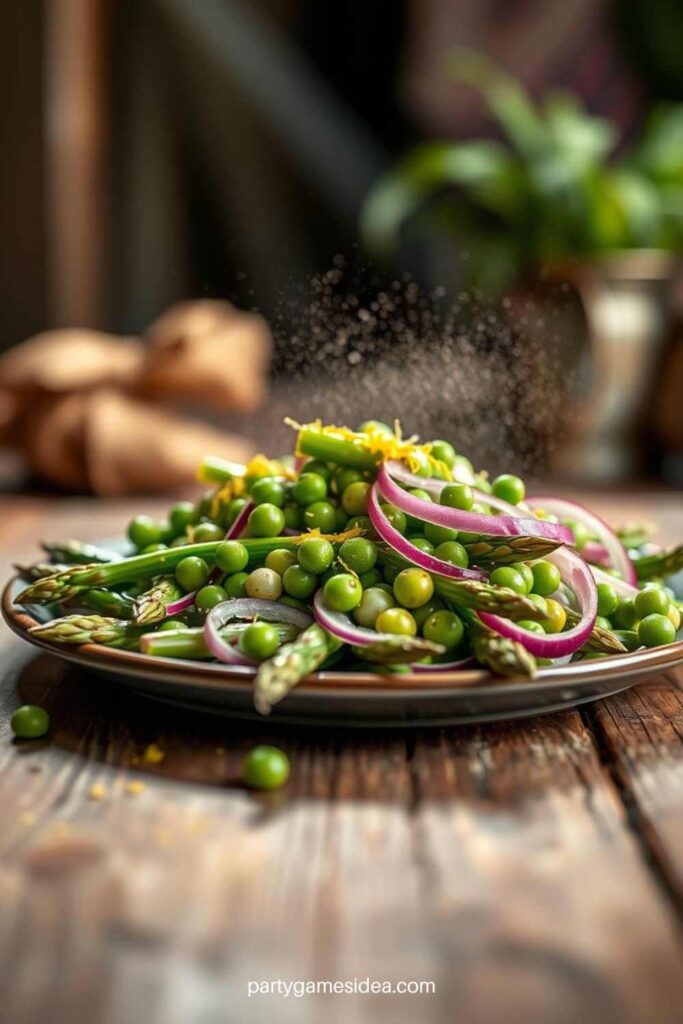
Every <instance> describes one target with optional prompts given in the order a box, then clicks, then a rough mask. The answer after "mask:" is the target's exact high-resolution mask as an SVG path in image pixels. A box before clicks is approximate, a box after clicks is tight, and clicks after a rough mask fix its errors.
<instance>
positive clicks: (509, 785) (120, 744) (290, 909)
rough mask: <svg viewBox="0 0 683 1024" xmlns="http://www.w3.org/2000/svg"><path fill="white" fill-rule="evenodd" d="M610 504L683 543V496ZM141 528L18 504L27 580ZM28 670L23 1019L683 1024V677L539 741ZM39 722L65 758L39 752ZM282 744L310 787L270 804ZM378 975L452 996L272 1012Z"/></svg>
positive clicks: (19, 971)
mask: <svg viewBox="0 0 683 1024" xmlns="http://www.w3.org/2000/svg"><path fill="white" fill-rule="evenodd" d="M594 500H595V501H596V502H597V505H598V507H599V506H600V505H601V506H602V508H603V509H604V510H605V511H606V512H608V513H610V512H612V513H615V514H617V516H618V517H619V518H624V517H625V514H626V510H628V515H629V516H635V515H638V514H641V515H642V514H643V513H645V514H649V515H650V516H652V517H655V516H657V517H658V518H660V520H661V521H662V522H663V524H664V533H665V534H666V533H669V534H670V535H674V533H676V532H677V533H678V534H679V535H680V532H681V530H680V526H681V523H682V522H683V516H681V511H682V508H683V504H682V503H681V501H680V500H677V499H675V498H672V497H668V498H667V497H666V496H661V497H657V498H647V497H641V498H636V497H628V498H623V497H621V496H616V497H612V498H611V499H610V500H609V501H607V500H606V499H604V498H598V499H594ZM131 507H132V506H130V505H128V506H127V505H125V504H111V505H109V504H107V505H102V506H100V505H98V504H96V503H88V502H83V501H66V500H63V501H58V500H54V499H51V500H47V499H43V500H37V499H30V498H24V499H21V498H16V499H7V500H5V501H4V505H3V509H2V512H1V515H0V523H2V529H3V541H2V557H3V563H4V564H3V576H4V575H5V574H6V570H7V568H8V566H9V561H10V559H11V558H18V557H25V558H27V557H31V556H32V554H33V553H34V548H33V545H34V541H35V538H37V537H40V536H52V537H53V538H54V537H57V536H60V535H64V534H69V535H78V536H85V537H90V538H93V539H95V538H97V537H101V536H107V535H111V534H113V533H116V532H117V531H118V530H119V528H120V525H121V523H122V521H124V520H125V519H126V518H128V516H129V515H130V510H131ZM138 507H139V504H138ZM150 511H154V508H153V507H152V508H151V509H150ZM1 664H2V690H1V699H2V709H1V712H0V723H1V724H0V730H1V735H0V761H1V763H2V773H1V775H0V787H1V788H0V807H1V809H2V811H1V813H2V829H1V830H0V844H1V847H2V861H1V866H0V971H1V972H2V984H1V986H0V992H1V993H2V997H1V998H2V1006H3V1009H4V1013H5V1017H4V1019H6V1020H8V1021H11V1022H12V1024H24V1022H26V1024H43V1022H45V1024H47V1022H50V1024H61V1022H67V1021H68V1022H74V1021H75V1022H82V1024H99V1022H100V1021H102V1022H105V1021H106V1022H112V1024H141V1022H142V1021H143V1020H144V1022H145V1024H157V1022H159V1024H162V1022H163V1024H176V1022H177V1024H193V1022H195V1021H197V1022H202V1024H204V1022H206V1024H214V1022H215V1024H218V1022H220V1024H224V1022H233V1021H234V1022H239V1024H242V1022H246V1021H261V1020H263V1021H266V1020H267V1021H272V1020H278V1021H284V1022H289V1021H296V1022H306V1024H307V1022H311V1024H318V1022H319V1021H321V1020H325V1021H326V1022H329V1024H335V1022H338V1021H339V1022H346V1021H350V1020H357V1021H361V1022H366V1021H373V1022H375V1021H378V1022H385V1021H386V1022H392V1024H394V1022H403V1021H406V1022H407V1021H411V1022H413V1021H420V1022H422V1021H429V1022H431V1021H434V1022H442V1021H443V1022H444V1024H445V1022H451V1021H458V1022H467V1024H470V1022H475V1024H478V1022H486V1024H488V1022H496V1024H498V1022H500V1024H510V1022H517V1021H519V1022H525V1024H535V1022H542V1024H548V1022H552V1024H555V1022H557V1024H565V1022H566V1024H575V1022H577V1021H590V1022H598V1024H602V1022H607V1024H629V1022H639V1024H656V1022H673V1021H682V1020H683V971H682V970H681V963H682V962H681V934H680V923H681V913H682V912H683V692H682V691H683V674H682V673H681V672H677V673H669V674H667V675H662V676H658V677H656V678H653V679H652V680H650V681H649V682H648V683H646V684H645V685H641V686H639V687H638V688H637V689H634V690H631V691H628V692H626V693H623V694H620V695H619V696H616V697H612V698H610V699H608V700H605V701H603V702H602V703H600V704H596V705H592V706H586V707H583V708H580V709H578V710H576V711H567V712H563V713H561V714H555V715H548V716H546V717H541V718H536V719H531V720H528V721H524V722H516V723H513V724H498V725H490V726H485V727H484V726H472V727H467V728H464V727H463V728H448V729H444V730H425V731H416V732H407V733H404V734H403V733H401V734H397V733H391V734H384V735H383V734H380V733H377V734H362V735H360V734H358V733H355V734H353V733H351V734H347V733H345V732H343V731H339V732H336V733H331V732H329V731H324V730H317V729H307V730H303V729H302V730H300V731H296V732H295V731H292V730H280V731H278V730H276V729H274V728H273V727H272V726H269V725H268V723H267V722H264V724H263V725H257V726H248V725H244V724H234V723H231V722H230V721H228V720H226V719H222V718H219V717H213V716H200V715H193V714H191V713H187V712H184V711H183V712H179V711H175V710H173V709H171V708H168V707H166V706H164V705H161V704H155V703H153V702H151V701H147V700H145V699H144V698H141V697H136V696H135V695H132V694H130V693H122V692H120V691H119V690H117V689H115V688H112V687H109V686H107V685H105V684H103V683H102V682H101V681H100V680H98V679H96V678H94V677H88V676H87V675H86V674H83V673H81V672H77V671H76V670H74V669H71V668H67V667H66V666H65V665H64V664H63V663H62V662H60V661H58V660H57V659H55V658H53V657H51V656H48V655H44V654H37V653H35V652H34V651H33V650H32V649H31V648H29V647H28V645H24V644H22V643H21V642H20V641H18V640H16V639H15V638H13V637H11V636H10V635H9V634H8V632H7V631H6V630H5V631H4V632H3V634H2V662H1ZM26 701H30V702H35V703H39V704H42V705H44V706H45V707H47V708H48V709H49V710H50V712H51V715H52V721H53V731H52V735H51V737H50V739H49V741H45V742H43V741H36V742H33V743H19V742H17V741H14V742H13V741H12V739H11V736H10V731H9V724H8V720H9V714H10V712H11V710H12V708H13V707H14V706H16V704H17V703H18V702H26ZM262 740H270V741H274V742H276V743H278V744H279V745H281V746H282V747H284V748H285V749H286V750H287V751H288V753H289V755H290V757H291V762H292V778H291V782H290V784H289V786H288V787H287V789H286V791H283V792H280V793H277V794H272V795H270V796H262V797H257V796H253V795H251V794H249V793H247V792H245V791H244V790H243V789H242V788H241V787H240V785H239V783H238V771H239V762H240V758H241V756H242V754H243V753H244V751H245V750H247V749H248V748H249V747H250V746H251V745H253V744H254V743H255V742H257V741H262ZM150 743H156V744H157V745H158V746H159V748H160V749H161V750H162V751H163V752H164V758H163V760H162V761H161V762H160V763H156V764H154V763H146V762H145V760H144V757H143V752H144V751H145V749H146V747H147V745H148V744H150ZM138 780H140V781H141V782H143V783H144V786H143V787H139V786H136V785H131V782H137V781H138ZM368 977H369V978H370V979H371V980H374V981H379V982H391V983H392V984H397V983H398V982H401V981H403V982H411V981H422V982H430V983H433V985H434V987H435V992H433V993H428V992H423V993H422V994H415V995H398V994H338V995H336V996H335V995H329V994H325V993H323V994H318V995H310V994H309V995H305V996H303V997H297V996H296V995H294V994H291V995H290V996H286V995H284V994H282V993H281V994H279V995H265V994H259V995H252V996H250V995H249V989H248V983H249V982H250V981H251V982H263V981H277V979H282V981H283V982H284V981H294V980H298V981H312V980H329V981H342V982H343V981H351V982H353V979H354V978H355V979H358V980H359V981H362V982H363V983H364V979H366V978H368ZM294 991H296V990H294Z"/></svg>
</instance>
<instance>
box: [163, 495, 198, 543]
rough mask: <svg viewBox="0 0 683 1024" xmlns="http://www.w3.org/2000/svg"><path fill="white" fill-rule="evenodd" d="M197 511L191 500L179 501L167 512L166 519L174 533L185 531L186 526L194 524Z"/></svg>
mask: <svg viewBox="0 0 683 1024" xmlns="http://www.w3.org/2000/svg"><path fill="white" fill-rule="evenodd" d="M197 519H198V513H197V509H196V508H195V507H194V505H193V504H192V502H191V501H179V502H178V504H177V505H174V506H173V508H172V509H171V511H170V512H169V514H168V521H169V524H170V527H171V530H172V531H173V534H174V535H176V536H177V535H178V534H179V533H185V530H186V529H187V528H188V526H194V524H195V523H196V522H197Z"/></svg>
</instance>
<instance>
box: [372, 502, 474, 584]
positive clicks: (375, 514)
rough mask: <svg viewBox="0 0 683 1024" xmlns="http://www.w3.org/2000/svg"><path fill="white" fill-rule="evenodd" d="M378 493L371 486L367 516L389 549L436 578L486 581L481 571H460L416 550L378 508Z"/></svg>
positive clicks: (456, 567)
mask: <svg viewBox="0 0 683 1024" xmlns="http://www.w3.org/2000/svg"><path fill="white" fill-rule="evenodd" d="M378 493H379V491H378V489H377V484H373V485H372V487H371V488H370V493H369V494H368V515H369V517H370V522H371V523H372V525H373V526H374V528H375V530H376V531H377V533H378V534H379V535H380V537H381V538H382V540H383V541H385V542H386V543H387V544H388V545H389V547H390V548H393V550H394V551H396V552H398V554H399V555H401V556H402V557H403V558H405V559H407V560H408V561H409V562H411V563H412V564H413V565H418V566H419V567H420V568H421V569H426V571H427V572H433V573H436V575H437V576H448V577H450V579H453V580H485V579H487V576H486V573H485V572H482V571H481V569H461V568H460V566H459V565H451V563H450V562H444V561H443V559H441V558H436V557H435V556H434V555H428V554H427V553H426V552H425V551H420V549H419V548H416V547H415V545H414V544H411V543H410V541H409V540H407V538H406V537H404V536H403V534H402V533H399V531H398V530H397V529H396V527H395V526H392V525H391V523H390V522H389V520H388V519H387V517H386V515H385V514H384V512H383V511H382V509H381V507H380V504H379V499H378ZM416 500H417V499H416ZM425 504H426V503H425Z"/></svg>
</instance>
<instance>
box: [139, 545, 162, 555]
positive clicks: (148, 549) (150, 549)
mask: <svg viewBox="0 0 683 1024" xmlns="http://www.w3.org/2000/svg"><path fill="white" fill-rule="evenodd" d="M167 547H168V545H167V544H148V545H147V547H144V548H143V549H142V551H141V552H140V554H141V555H151V554H152V553H153V552H154V551H166V549H167Z"/></svg>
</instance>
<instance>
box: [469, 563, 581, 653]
mask: <svg viewBox="0 0 683 1024" xmlns="http://www.w3.org/2000/svg"><path fill="white" fill-rule="evenodd" d="M546 558H547V560H548V561H550V562H554V563H555V565H556V566H557V567H558V569H559V570H560V573H561V575H562V581H563V583H565V584H566V585H567V586H569V587H571V589H572V590H573V591H574V593H575V595H576V599H577V601H578V603H579V607H580V610H581V618H580V620H579V621H578V622H577V624H576V625H575V626H573V627H572V628H571V629H568V630H567V631H566V632H564V633H555V634H552V635H549V636H541V635H540V633H531V632H530V631H528V630H526V629H524V628H523V627H521V626H519V625H518V624H517V623H515V622H511V621H510V620H509V619H503V618H501V617H500V616H499V615H490V614H489V613H488V612H477V615H478V616H479V618H480V619H481V621H482V622H484V623H485V624H486V625H487V626H490V627H491V629H495V630H496V632H497V633H500V634H501V636H506V637H509V639H510V640H517V641H518V642H519V643H521V644H522V645H523V646H524V647H525V648H526V649H527V651H528V652H529V653H530V654H535V655H537V656H538V657H539V658H561V657H563V656H564V655H565V654H572V653H573V652H574V651H576V650H578V648H579V647H581V646H582V645H583V644H584V643H585V642H586V640H587V639H588V637H589V636H590V634H591V631H592V629H593V626H594V625H595V619H596V617H597V614H598V592H597V589H596V586H595V580H594V579H593V574H592V572H591V569H590V567H589V566H588V565H587V564H586V563H585V562H584V560H583V558H581V556H580V555H578V554H577V553H576V552H575V551H574V550H573V549H572V548H558V550H557V551H553V552H552V553H551V554H549V555H546Z"/></svg>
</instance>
